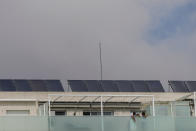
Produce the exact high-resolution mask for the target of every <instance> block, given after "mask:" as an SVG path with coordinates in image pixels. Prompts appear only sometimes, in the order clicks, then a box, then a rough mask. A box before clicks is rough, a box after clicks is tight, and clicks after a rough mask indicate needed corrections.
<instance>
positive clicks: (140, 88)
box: [131, 81, 150, 92]
mask: <svg viewBox="0 0 196 131" xmlns="http://www.w3.org/2000/svg"><path fill="white" fill-rule="evenodd" d="M131 83H132V85H133V88H134V91H135V92H150V90H149V88H148V85H147V84H146V82H145V81H131Z"/></svg>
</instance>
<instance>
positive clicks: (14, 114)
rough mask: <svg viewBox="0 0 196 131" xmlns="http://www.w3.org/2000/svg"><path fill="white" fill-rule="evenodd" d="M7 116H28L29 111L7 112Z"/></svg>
mask: <svg viewBox="0 0 196 131" xmlns="http://www.w3.org/2000/svg"><path fill="white" fill-rule="evenodd" d="M6 114H7V115H9V116H28V115H29V114H30V111H29V110H6Z"/></svg>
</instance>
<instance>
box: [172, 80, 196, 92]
mask: <svg viewBox="0 0 196 131" xmlns="http://www.w3.org/2000/svg"><path fill="white" fill-rule="evenodd" d="M169 85H170V86H171V88H172V90H173V92H196V81H169Z"/></svg>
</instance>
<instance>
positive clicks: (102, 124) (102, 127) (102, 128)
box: [101, 96, 104, 131]
mask: <svg viewBox="0 0 196 131" xmlns="http://www.w3.org/2000/svg"><path fill="white" fill-rule="evenodd" d="M101 130H102V131H104V122H103V97H102V96H101Z"/></svg>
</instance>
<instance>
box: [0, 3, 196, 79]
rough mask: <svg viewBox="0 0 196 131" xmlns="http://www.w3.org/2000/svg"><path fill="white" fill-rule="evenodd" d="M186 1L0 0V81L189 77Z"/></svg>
mask: <svg viewBox="0 0 196 131" xmlns="http://www.w3.org/2000/svg"><path fill="white" fill-rule="evenodd" d="M195 21H196V2H195V1H194V0H147V1H146V0H0V78H33V79H37V78H50V79H51V78H52V79H54V78H60V79H99V78H100V75H99V57H98V55H99V48H98V43H99V41H101V42H102V50H103V54H102V55H103V78H104V79H130V80H133V79H134V80H135V79H140V80H143V79H147V80H149V79H161V80H168V79H172V80H196V70H195V67H196V60H195V56H196V52H195V50H196V42H195V41H196V22H195Z"/></svg>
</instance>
